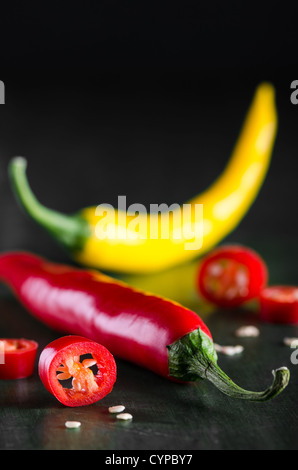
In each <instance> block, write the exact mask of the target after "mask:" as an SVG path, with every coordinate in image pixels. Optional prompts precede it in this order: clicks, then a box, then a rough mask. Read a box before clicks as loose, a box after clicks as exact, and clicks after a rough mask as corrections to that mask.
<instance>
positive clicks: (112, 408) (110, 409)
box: [109, 405, 125, 413]
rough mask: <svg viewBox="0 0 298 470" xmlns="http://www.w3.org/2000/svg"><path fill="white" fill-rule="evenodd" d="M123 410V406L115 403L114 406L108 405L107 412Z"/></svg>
mask: <svg viewBox="0 0 298 470" xmlns="http://www.w3.org/2000/svg"><path fill="white" fill-rule="evenodd" d="M124 410H125V406H123V405H116V406H110V407H109V413H121V412H122V411H124Z"/></svg>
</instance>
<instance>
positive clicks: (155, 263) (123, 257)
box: [9, 83, 277, 273]
mask: <svg viewBox="0 0 298 470" xmlns="http://www.w3.org/2000/svg"><path fill="white" fill-rule="evenodd" d="M276 130H277V112H276V107H275V92H274V88H273V86H272V85H270V84H268V83H264V84H261V85H259V87H258V88H257V90H256V92H255V96H254V98H253V101H252V104H251V106H250V109H249V111H248V114H247V116H246V119H245V122H244V125H243V128H242V131H241V133H240V136H239V138H238V141H237V143H236V146H235V148H234V151H233V154H232V156H231V158H230V161H229V162H228V164H227V166H226V168H225V169H224V171H223V173H222V174H221V175H220V176H219V177H218V178H217V179H216V180H215V182H214V183H213V184H212V185H211V187H209V188H208V189H207V190H206V191H204V192H203V193H201V194H200V195H198V196H196V197H195V198H193V199H192V200H191V201H189V202H188V203H187V204H185V205H183V206H180V205H177V206H178V207H176V208H175V209H174V210H173V211H171V210H169V211H168V212H167V213H163V212H158V213H157V214H151V213H150V214H148V213H138V214H129V213H127V212H125V211H122V210H116V209H115V210H111V207H108V206H107V207H106V208H105V207H102V206H99V207H100V210H99V209H96V207H91V208H87V209H83V210H81V211H80V212H78V213H76V214H74V215H64V214H60V213H58V212H56V211H53V210H50V209H47V208H45V207H44V206H42V205H41V204H40V203H39V202H38V201H37V200H36V198H35V196H34V195H33V193H32V191H31V189H30V187H29V184H28V181H27V178H26V160H25V159H24V158H22V157H17V158H15V159H13V160H12V161H11V163H10V167H9V170H10V171H9V172H10V176H11V181H12V184H13V187H14V190H15V193H16V195H17V197H18V199H19V201H20V203H21V204H22V206H23V207H24V208H25V210H26V211H27V212H28V214H30V216H31V217H32V218H33V219H35V221H37V222H38V223H39V224H40V225H42V226H43V227H44V228H45V229H47V230H48V231H49V232H50V233H51V234H52V235H53V236H54V237H55V238H56V239H57V240H58V241H59V242H60V243H62V245H64V246H65V247H66V248H67V249H68V251H69V252H70V254H71V255H72V257H73V259H75V260H76V261H77V262H79V263H81V264H83V265H87V266H92V267H95V268H100V269H103V270H111V271H116V272H127V273H146V272H155V271H158V270H162V269H166V268H170V267H172V266H175V265H178V264H180V263H182V262H184V261H188V260H191V259H194V258H195V257H197V256H199V255H202V254H204V253H205V252H207V251H208V250H210V249H211V248H212V247H214V246H215V245H216V244H217V243H219V242H220V241H221V240H222V239H223V238H224V237H225V236H227V235H228V234H229V233H230V232H231V231H232V230H233V229H234V228H235V227H236V226H237V225H238V223H239V222H240V221H241V219H242V218H243V217H244V215H245V214H246V212H247V211H248V209H249V208H250V206H251V204H252V203H253V202H254V200H255V198H256V196H257V194H258V191H259V190H260V188H261V186H262V183H263V181H264V178H265V176H266V173H267V170H268V167H269V163H270V159H271V153H272V148H273V145H274V141H275V136H276ZM206 164H208V161H207V163H206ZM199 205H202V206H199ZM198 207H202V208H203V213H202V214H201V212H199V211H198V212H197V211H196V208H198ZM169 209H171V207H170V208H169ZM166 214H167V215H168V216H166ZM198 215H199V216H200V215H202V216H203V218H201V217H198ZM201 235H203V238H202V239H201V238H200V237H201ZM201 242H202V243H201ZM187 247H191V248H190V249H188V248H187Z"/></svg>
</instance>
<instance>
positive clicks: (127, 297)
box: [0, 253, 289, 401]
mask: <svg viewBox="0 0 298 470" xmlns="http://www.w3.org/2000/svg"><path fill="white" fill-rule="evenodd" d="M0 278H2V280H3V281H4V282H6V283H7V284H8V285H9V286H10V287H11V288H12V289H13V290H14V292H15V294H16V295H17V297H18V298H19V300H20V301H21V302H22V303H23V305H24V306H25V307H26V308H27V309H28V310H29V311H30V312H31V313H32V314H33V315H35V317H37V318H39V319H40V320H41V321H43V322H44V323H46V324H47V325H49V326H50V327H51V328H54V329H57V330H60V331H64V332H67V333H69V334H79V335H82V336H85V337H87V338H89V339H92V340H93V341H96V342H98V343H100V344H103V345H104V346H105V347H106V348H107V349H108V350H109V351H110V352H111V353H112V354H114V355H115V356H118V357H120V358H122V359H125V360H128V361H132V362H134V363H136V364H138V365H140V366H143V367H146V368H148V369H151V370H152V371H154V372H156V373H158V374H161V375H162V376H164V377H168V378H172V379H178V380H180V381H193V380H197V379H198V378H207V379H209V380H210V381H211V382H212V383H213V384H214V385H216V386H217V387H218V388H219V389H220V390H221V391H222V392H224V393H226V394H228V395H230V396H233V397H235V398H243V399H247V400H254V401H265V400H268V399H270V398H273V397H274V396H275V395H277V394H278V393H279V392H281V390H283V389H284V388H285V387H286V385H287V384H288V381H289V370H288V369H287V368H285V367H282V368H280V369H277V370H276V371H274V373H273V375H274V380H273V383H272V385H271V387H269V388H268V389H267V390H265V391H264V392H250V391H247V390H244V389H242V388H240V387H239V386H238V385H236V384H235V383H234V382H232V381H231V379H230V378H229V377H227V375H226V374H225V373H224V372H223V371H222V370H221V369H220V368H219V366H218V365H217V355H216V352H215V348H214V344H213V341H212V338H211V334H210V332H209V330H208V328H207V326H206V325H205V324H204V323H203V321H202V320H201V319H200V318H199V316H198V315H197V314H196V313H194V312H193V311H191V310H189V309H187V308H185V307H183V306H181V305H179V304H177V303H175V302H172V301H170V300H166V299H163V298H160V297H157V296H155V295H151V294H148V293H144V292H141V291H138V290H136V289H133V288H132V287H129V286H127V285H126V284H124V283H122V282H119V281H117V280H115V279H112V278H110V277H108V276H105V275H103V274H99V273H97V272H95V271H86V270H81V269H75V268H73V267H69V266H64V265H58V264H54V263H50V262H48V261H46V260H44V259H42V258H39V257H37V256H33V255H31V254H26V253H10V254H6V255H2V256H1V257H0Z"/></svg>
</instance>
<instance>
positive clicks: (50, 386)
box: [38, 335, 117, 407]
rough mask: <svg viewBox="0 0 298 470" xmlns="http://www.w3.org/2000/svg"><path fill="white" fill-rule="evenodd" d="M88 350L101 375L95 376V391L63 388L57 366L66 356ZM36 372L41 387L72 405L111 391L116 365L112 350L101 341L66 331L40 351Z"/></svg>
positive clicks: (62, 401)
mask: <svg viewBox="0 0 298 470" xmlns="http://www.w3.org/2000/svg"><path fill="white" fill-rule="evenodd" d="M88 353H91V354H92V356H93V357H94V359H96V360H97V363H100V365H101V373H102V378H101V379H100V380H96V382H97V383H98V386H99V388H98V391H97V392H92V393H90V392H86V393H81V392H77V393H75V392H74V391H72V392H70V391H69V390H65V389H64V388H63V386H62V383H60V382H59V380H58V379H57V375H56V372H57V367H59V365H60V364H61V363H62V362H64V359H65V358H66V357H73V356H75V355H83V354H88ZM38 372H39V376H40V378H41V381H42V383H43V384H44V386H45V388H46V389H47V390H48V391H49V392H50V393H51V394H52V395H54V396H55V397H56V398H57V400H59V401H60V402H61V403H62V404H63V405H65V406H70V407H75V406H85V405H91V404H92V403H95V402H97V401H99V400H101V399H102V398H103V397H105V396H106V395H107V394H108V393H110V392H111V391H112V388H113V385H114V383H115V381H116V376H117V369H116V363H115V360H114V358H113V356H112V354H111V353H110V352H109V351H108V350H107V349H106V348H105V347H104V346H102V345H100V344H98V343H95V342H94V341H91V340H90V339H88V338H83V337H82V336H76V335H69V336H64V337H62V338H58V339H56V340H55V341H53V342H52V343H50V344H48V345H47V346H46V347H45V349H44V350H43V351H42V353H41V355H40V358H39V363H38Z"/></svg>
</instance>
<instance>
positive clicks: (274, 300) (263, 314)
mask: <svg viewBox="0 0 298 470" xmlns="http://www.w3.org/2000/svg"><path fill="white" fill-rule="evenodd" d="M277 289H278V290H279V291H281V292H283V293H284V294H286V295H289V300H288V301H285V300H284V299H283V298H282V297H281V296H280V297H279V298H278V297H276V296H275V295H274V296H272V297H271V295H272V293H274V292H276V290H277ZM294 293H295V294H296V296H295V295H293V294H294ZM297 294H298V288H297V287H294V286H271V287H267V288H266V289H264V290H263V291H262V292H261V294H260V297H259V302H260V318H261V320H262V321H266V322H270V323H280V324H292V325H297V324H298V297H297ZM292 295H293V298H292V300H291V299H290V298H291V297H292Z"/></svg>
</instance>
